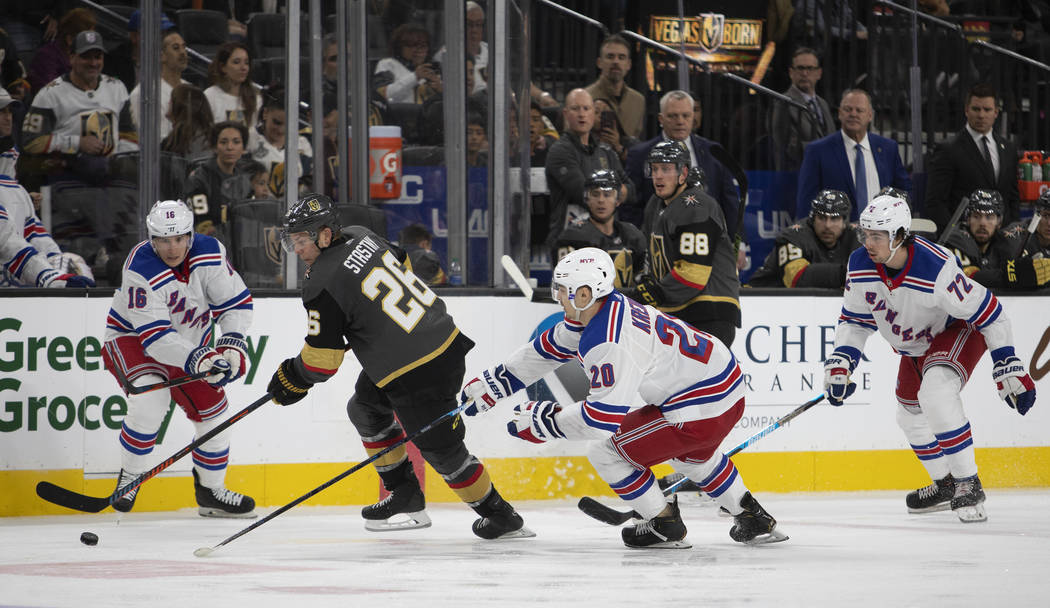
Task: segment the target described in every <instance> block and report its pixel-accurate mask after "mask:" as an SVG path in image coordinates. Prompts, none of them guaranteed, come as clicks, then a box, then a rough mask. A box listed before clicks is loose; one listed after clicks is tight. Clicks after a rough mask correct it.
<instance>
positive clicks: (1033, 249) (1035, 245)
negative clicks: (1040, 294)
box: [1023, 190, 1050, 272]
mask: <svg viewBox="0 0 1050 608" xmlns="http://www.w3.org/2000/svg"><path fill="white" fill-rule="evenodd" d="M1034 211H1035V214H1036V215H1038V216H1039V225H1038V226H1036V228H1035V233H1033V234H1032V235H1031V236H1023V238H1024V239H1025V248H1024V255H1025V256H1027V257H1029V258H1036V259H1043V260H1046V264H1050V190H1043V193H1042V194H1041V195H1039V198H1038V199H1036V201H1035V209H1034ZM1044 270H1045V271H1047V272H1050V268H1046V265H1044Z"/></svg>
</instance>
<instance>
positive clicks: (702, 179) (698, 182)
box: [685, 165, 707, 190]
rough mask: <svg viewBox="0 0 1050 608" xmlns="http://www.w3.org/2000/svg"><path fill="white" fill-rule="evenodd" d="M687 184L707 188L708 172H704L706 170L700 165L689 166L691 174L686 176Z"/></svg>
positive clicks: (691, 186)
mask: <svg viewBox="0 0 1050 608" xmlns="http://www.w3.org/2000/svg"><path fill="white" fill-rule="evenodd" d="M685 185H686V186H688V187H690V188H700V189H701V190H707V174H706V173H704V170H703V169H701V168H700V166H699V165H697V166H696V167H689V175H687V176H685Z"/></svg>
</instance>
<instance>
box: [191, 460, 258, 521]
mask: <svg viewBox="0 0 1050 608" xmlns="http://www.w3.org/2000/svg"><path fill="white" fill-rule="evenodd" d="M193 489H194V492H195V493H196V495H197V513H199V514H200V516H201V517H231V518H236V519H252V518H254V517H257V515H256V514H255V500H254V499H252V497H251V496H245V495H244V494H238V493H237V492H231V491H230V490H227V489H226V488H223V487H219V488H206V487H204V486H202V485H201V482H200V477H199V476H198V475H197V469H193Z"/></svg>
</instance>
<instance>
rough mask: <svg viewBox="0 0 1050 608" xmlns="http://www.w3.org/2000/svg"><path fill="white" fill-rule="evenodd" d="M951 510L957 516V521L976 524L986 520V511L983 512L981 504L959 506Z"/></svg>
mask: <svg viewBox="0 0 1050 608" xmlns="http://www.w3.org/2000/svg"><path fill="white" fill-rule="evenodd" d="M953 511H955V514H956V515H957V516H959V521H961V522H963V523H965V524H976V523H980V522H982V521H987V520H988V513H986V512H985V510H984V505H983V504H976V505H973V506H972V507H959V508H958V509H953Z"/></svg>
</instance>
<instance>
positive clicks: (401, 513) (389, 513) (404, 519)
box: [361, 461, 431, 532]
mask: <svg viewBox="0 0 1050 608" xmlns="http://www.w3.org/2000/svg"><path fill="white" fill-rule="evenodd" d="M384 475H386V476H387V477H388V478H390V479H391V483H392V487H391V486H387V479H384V480H383V486H384V487H386V489H387V492H388V494H387V495H386V498H384V499H383V500H380V501H379V502H377V503H376V504H374V505H368V506H367V507H365V508H363V509H361V517H364V518H365V530H368V531H370V532H394V531H397V530H415V529H417V528H429V527H430V523H431V522H430V517H429V516H428V515H427V512H426V506H427V501H426V497H424V496H423V490H422V489H420V487H419V480H418V479H417V478H416V473H415V471H413V470H412V464H411V463H410V462H408V461H405V462H403V463H402V464H401V465H400V466H398V467H397V468H396V469H394V470H392V471H390V473H384Z"/></svg>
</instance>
